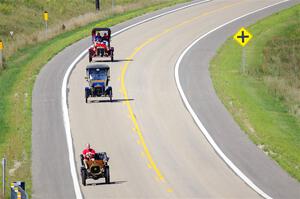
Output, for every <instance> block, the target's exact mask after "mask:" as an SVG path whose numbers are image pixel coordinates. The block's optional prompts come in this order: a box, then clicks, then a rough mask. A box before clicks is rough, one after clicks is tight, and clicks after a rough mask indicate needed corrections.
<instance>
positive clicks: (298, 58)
mask: <svg viewBox="0 0 300 199" xmlns="http://www.w3.org/2000/svg"><path fill="white" fill-rule="evenodd" d="M247 29H249V31H250V32H251V33H252V34H253V36H254V38H253V39H252V41H250V43H249V44H248V45H247V46H246V47H245V49H244V50H245V54H246V64H245V67H244V69H243V68H242V66H241V65H242V64H241V63H242V56H241V55H242V47H240V46H239V45H238V44H237V43H236V42H235V41H233V39H232V38H229V39H228V40H227V41H226V42H225V44H224V45H223V46H222V47H221V48H220V49H219V51H218V53H217V55H216V56H215V57H214V59H213V60H212V62H211V66H210V72H211V76H212V79H213V84H214V87H215V89H216V91H217V94H218V96H219V97H220V99H221V100H222V102H223V103H224V105H225V106H226V108H227V109H228V110H229V112H231V114H232V115H233V117H234V119H235V120H236V121H237V123H238V124H239V125H240V126H241V128H242V129H243V130H244V131H245V132H246V133H247V134H248V136H249V137H250V138H251V139H252V140H253V142H254V143H255V144H257V145H258V147H260V148H261V149H262V150H263V151H264V152H265V153H266V154H268V155H269V156H271V157H272V158H273V159H274V160H276V161H277V162H278V164H279V165H280V166H281V167H282V168H283V169H285V170H286V171H287V172H288V173H289V174H290V175H291V176H293V177H294V178H296V179H297V180H298V181H300V90H299V89H300V5H297V6H294V7H292V8H290V9H287V10H284V11H282V12H280V13H276V14H274V15H272V16H270V17H267V18H265V19H263V20H260V21H258V22H257V23H256V24H254V25H252V26H250V27H249V28H247Z"/></svg>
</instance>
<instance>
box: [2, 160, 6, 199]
mask: <svg viewBox="0 0 300 199" xmlns="http://www.w3.org/2000/svg"><path fill="white" fill-rule="evenodd" d="M5 167H6V159H5V158H2V186H3V187H2V188H3V190H2V192H3V198H5Z"/></svg>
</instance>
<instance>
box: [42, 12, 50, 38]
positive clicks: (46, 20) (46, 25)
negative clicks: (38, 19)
mask: <svg viewBox="0 0 300 199" xmlns="http://www.w3.org/2000/svg"><path fill="white" fill-rule="evenodd" d="M43 17H44V21H45V28H46V34H47V30H48V19H49V15H48V12H47V11H44V14H43Z"/></svg>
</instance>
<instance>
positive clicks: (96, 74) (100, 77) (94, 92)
mask: <svg viewBox="0 0 300 199" xmlns="http://www.w3.org/2000/svg"><path fill="white" fill-rule="evenodd" d="M85 78H86V80H87V82H88V83H89V86H88V87H85V102H86V103H88V98H89V97H109V99H110V101H112V95H113V93H112V87H111V86H108V82H109V80H110V71H109V66H108V65H106V64H89V65H87V67H86V77H85Z"/></svg>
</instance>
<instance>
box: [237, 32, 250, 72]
mask: <svg viewBox="0 0 300 199" xmlns="http://www.w3.org/2000/svg"><path fill="white" fill-rule="evenodd" d="M252 37H253V36H252V35H251V33H250V32H248V31H247V30H246V29H245V28H243V27H242V28H241V29H240V30H239V31H238V32H237V33H236V34H235V35H234V36H233V38H234V40H235V41H237V42H238V43H239V44H240V45H241V46H242V48H243V49H242V73H243V74H244V72H245V67H246V53H245V48H244V47H245V46H246V45H247V43H248V42H249V41H250V40H251V39H252Z"/></svg>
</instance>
